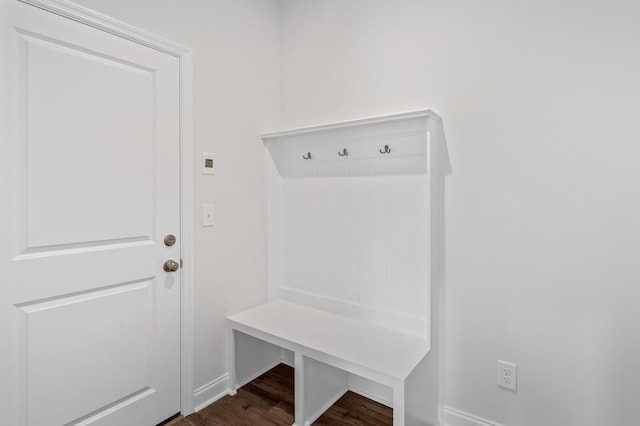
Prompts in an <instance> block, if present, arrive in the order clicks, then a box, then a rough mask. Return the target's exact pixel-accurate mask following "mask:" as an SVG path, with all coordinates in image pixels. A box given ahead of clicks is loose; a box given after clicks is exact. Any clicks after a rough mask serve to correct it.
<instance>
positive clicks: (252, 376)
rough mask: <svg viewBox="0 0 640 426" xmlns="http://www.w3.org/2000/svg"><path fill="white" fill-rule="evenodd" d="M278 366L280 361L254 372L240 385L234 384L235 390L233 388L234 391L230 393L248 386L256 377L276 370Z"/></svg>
mask: <svg viewBox="0 0 640 426" xmlns="http://www.w3.org/2000/svg"><path fill="white" fill-rule="evenodd" d="M280 364H282V361H281V360H278V361H277V362H275V363H273V364H272V365H268V366H266V367H264V368H262V369H260V370H258V371H255V372H254V373H253V374H252V375H251V376H249V378H247V379H244V380H243V381H242V383H240V382H238V383H237V384H236V388H235V389H232V391H234V392H235V391H236V390H238V389H240V388H241V387H243V386H244V385H246V384H249V383H251V382H253V381H254V380H255V379H257V378H258V377H260V376H262V375H263V374H265V373H266V372H268V371H271V370H273V369H274V368H276V367H277V366H278V365H280Z"/></svg>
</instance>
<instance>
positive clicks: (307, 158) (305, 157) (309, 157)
mask: <svg viewBox="0 0 640 426" xmlns="http://www.w3.org/2000/svg"><path fill="white" fill-rule="evenodd" d="M302 158H304V159H305V160H311V153H310V152H307V155H303V156H302Z"/></svg>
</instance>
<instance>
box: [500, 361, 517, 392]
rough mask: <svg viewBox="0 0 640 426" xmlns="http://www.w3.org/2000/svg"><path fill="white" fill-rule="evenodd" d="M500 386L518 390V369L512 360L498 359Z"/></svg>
mask: <svg viewBox="0 0 640 426" xmlns="http://www.w3.org/2000/svg"><path fill="white" fill-rule="evenodd" d="M498 386H501V387H503V388H507V389H511V390H512V391H516V390H517V387H518V370H517V369H516V365H515V364H514V363H512V362H507V361H502V360H500V359H499V360H498Z"/></svg>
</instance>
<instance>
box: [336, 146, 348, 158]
mask: <svg viewBox="0 0 640 426" xmlns="http://www.w3.org/2000/svg"><path fill="white" fill-rule="evenodd" d="M338 155H339V156H340V157H345V156H347V155H349V152H347V148H345V149H343V150H342V152H339V153H338Z"/></svg>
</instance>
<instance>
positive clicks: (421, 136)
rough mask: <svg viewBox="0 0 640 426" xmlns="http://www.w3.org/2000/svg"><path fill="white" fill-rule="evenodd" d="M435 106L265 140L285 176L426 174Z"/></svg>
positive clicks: (267, 135)
mask: <svg viewBox="0 0 640 426" xmlns="http://www.w3.org/2000/svg"><path fill="white" fill-rule="evenodd" d="M429 120H433V121H434V122H436V123H439V122H440V117H439V116H438V115H437V114H436V113H434V112H433V111H431V110H422V111H414V112H407V113H402V114H393V115H386V116H381V117H373V118H365V119H360V120H352V121H345V122H340V123H332V124H325V125H320V126H312V127H305V128H300V129H292V130H285V131H282V132H274V133H265V134H263V135H262V140H263V142H264V144H265V146H266V147H267V149H268V150H269V153H270V154H271V158H272V159H273V161H274V163H275V165H276V167H277V169H278V172H279V173H280V175H281V176H282V177H285V178H289V177H319V176H336V177H337V176H366V175H390V174H423V173H426V169H427V161H426V160H427V132H428V121H429Z"/></svg>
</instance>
